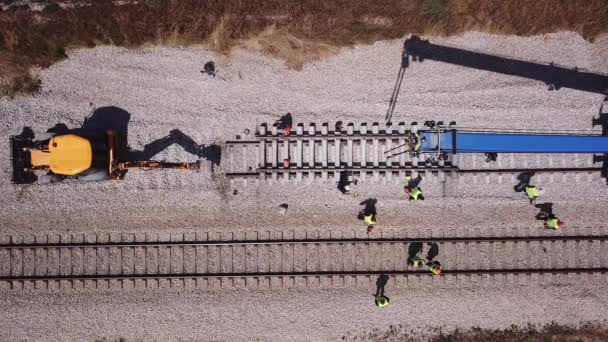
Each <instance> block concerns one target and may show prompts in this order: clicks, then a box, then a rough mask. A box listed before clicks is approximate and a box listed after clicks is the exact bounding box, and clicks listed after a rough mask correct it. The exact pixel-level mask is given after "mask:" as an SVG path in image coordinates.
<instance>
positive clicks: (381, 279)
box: [375, 274, 389, 297]
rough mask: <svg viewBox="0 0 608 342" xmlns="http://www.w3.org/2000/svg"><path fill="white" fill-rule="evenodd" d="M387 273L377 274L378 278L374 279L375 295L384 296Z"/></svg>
mask: <svg viewBox="0 0 608 342" xmlns="http://www.w3.org/2000/svg"><path fill="white" fill-rule="evenodd" d="M388 279H389V277H388V275H387V274H381V275H379V276H378V279H376V294H375V296H376V297H377V296H384V290H385V288H386V284H387V283H388Z"/></svg>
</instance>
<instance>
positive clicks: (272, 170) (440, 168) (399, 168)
mask: <svg viewBox="0 0 608 342" xmlns="http://www.w3.org/2000/svg"><path fill="white" fill-rule="evenodd" d="M323 171H332V172H337V171H351V172H354V171H361V172H391V171H418V172H440V171H441V172H446V173H462V174H471V173H523V172H534V173H576V172H601V171H602V168H601V167H556V168H512V169H511V168H509V169H508V168H501V169H460V168H458V166H453V165H448V166H439V165H437V166H431V167H403V166H385V167H369V166H368V167H363V166H361V167H349V168H331V167H326V168H260V169H258V171H256V172H229V173H226V176H227V177H234V178H238V177H259V176H260V174H270V173H277V172H282V173H289V172H294V173H297V172H323Z"/></svg>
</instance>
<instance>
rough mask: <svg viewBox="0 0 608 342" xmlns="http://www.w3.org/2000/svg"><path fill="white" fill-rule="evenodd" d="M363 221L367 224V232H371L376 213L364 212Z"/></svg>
mask: <svg viewBox="0 0 608 342" xmlns="http://www.w3.org/2000/svg"><path fill="white" fill-rule="evenodd" d="M363 222H365V224H367V232H368V233H371V232H372V231H373V230H374V225H375V224H376V214H372V213H369V214H364V215H363Z"/></svg>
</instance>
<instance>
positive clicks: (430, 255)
mask: <svg viewBox="0 0 608 342" xmlns="http://www.w3.org/2000/svg"><path fill="white" fill-rule="evenodd" d="M438 255H439V245H438V244H437V243H436V242H433V243H429V251H428V252H427V253H426V260H428V261H429V262H430V261H433V260H435V258H436V257H437V256H438Z"/></svg>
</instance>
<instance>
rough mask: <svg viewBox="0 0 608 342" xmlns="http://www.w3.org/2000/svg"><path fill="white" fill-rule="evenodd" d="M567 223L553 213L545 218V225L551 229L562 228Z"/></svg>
mask: <svg viewBox="0 0 608 342" xmlns="http://www.w3.org/2000/svg"><path fill="white" fill-rule="evenodd" d="M565 226H566V225H565V224H564V222H562V221H561V220H560V219H558V218H557V216H555V215H553V214H551V215H549V217H547V219H546V220H545V227H547V228H549V229H554V230H557V229H561V228H564V227H565Z"/></svg>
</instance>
